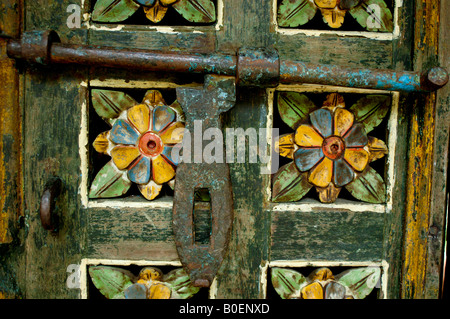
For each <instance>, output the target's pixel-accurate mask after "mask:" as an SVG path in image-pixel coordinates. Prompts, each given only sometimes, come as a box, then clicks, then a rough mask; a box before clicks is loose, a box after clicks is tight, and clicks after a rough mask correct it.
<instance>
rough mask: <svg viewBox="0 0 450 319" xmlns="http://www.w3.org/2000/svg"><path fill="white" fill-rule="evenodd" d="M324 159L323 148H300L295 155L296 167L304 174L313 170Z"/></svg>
mask: <svg viewBox="0 0 450 319" xmlns="http://www.w3.org/2000/svg"><path fill="white" fill-rule="evenodd" d="M323 157H324V154H323V151H322V148H299V149H298V150H297V151H295V153H294V161H295V165H297V167H298V169H299V170H300V171H302V172H306V171H308V170H310V169H311V168H313V167H314V165H316V164H317V163H318V162H319V161H320V160H321V159H322V158H323Z"/></svg>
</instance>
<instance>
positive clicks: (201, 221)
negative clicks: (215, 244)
mask: <svg viewBox="0 0 450 319" xmlns="http://www.w3.org/2000/svg"><path fill="white" fill-rule="evenodd" d="M192 215H193V222H194V242H195V244H197V245H209V243H210V241H211V231H212V210H211V194H210V192H209V189H208V188H195V190H194V207H193V210H192Z"/></svg>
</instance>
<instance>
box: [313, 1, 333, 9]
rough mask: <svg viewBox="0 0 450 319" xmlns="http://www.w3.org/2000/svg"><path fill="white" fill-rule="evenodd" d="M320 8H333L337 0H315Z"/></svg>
mask: <svg viewBox="0 0 450 319" xmlns="http://www.w3.org/2000/svg"><path fill="white" fill-rule="evenodd" d="M314 2H315V3H316V6H318V7H319V8H327V9H333V8H334V7H336V6H337V0H314Z"/></svg>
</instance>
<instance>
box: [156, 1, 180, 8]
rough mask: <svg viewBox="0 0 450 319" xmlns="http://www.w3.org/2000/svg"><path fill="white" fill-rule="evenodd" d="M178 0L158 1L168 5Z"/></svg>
mask: <svg viewBox="0 0 450 319" xmlns="http://www.w3.org/2000/svg"><path fill="white" fill-rule="evenodd" d="M177 1H178V0H159V2H160V3H161V4H162V5H163V6H166V7H167V6H170V5H171V4H174V3H175V2H177Z"/></svg>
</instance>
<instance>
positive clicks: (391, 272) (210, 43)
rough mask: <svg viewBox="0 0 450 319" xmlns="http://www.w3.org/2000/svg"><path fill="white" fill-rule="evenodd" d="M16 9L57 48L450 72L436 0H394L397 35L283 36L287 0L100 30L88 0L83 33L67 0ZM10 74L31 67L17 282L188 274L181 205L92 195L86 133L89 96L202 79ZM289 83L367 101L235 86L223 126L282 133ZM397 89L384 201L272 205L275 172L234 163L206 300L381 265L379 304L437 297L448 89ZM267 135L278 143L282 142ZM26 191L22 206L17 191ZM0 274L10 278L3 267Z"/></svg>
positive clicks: (58, 70) (37, 292)
mask: <svg viewBox="0 0 450 319" xmlns="http://www.w3.org/2000/svg"><path fill="white" fill-rule="evenodd" d="M11 1H12V0H11ZM19 2H20V4H21V7H22V8H23V10H24V20H23V31H26V30H33V29H36V30H45V29H53V30H56V31H57V32H58V34H59V35H60V38H61V42H62V43H76V44H90V45H99V46H112V47H116V48H129V49H149V50H161V51H167V50H173V51H177V52H187V53H197V52H202V53H212V52H220V53H227V54H234V53H235V52H236V50H237V49H239V48H241V47H244V46H247V47H260V48H267V47H273V48H275V49H276V50H277V51H278V53H279V55H280V58H282V59H290V60H298V61H303V62H311V63H321V64H331V65H340V66H345V67H354V68H374V69H375V68H376V69H385V68H388V69H395V70H412V69H414V70H423V69H426V68H428V67H431V66H434V65H436V64H437V62H438V57H440V61H439V62H440V63H441V64H442V66H447V67H448V59H446V58H445V54H444V52H446V51H445V50H446V49H447V47H446V44H445V43H446V41H445V39H446V37H448V34H447V31H446V30H447V29H446V28H445V24H446V23H447V22H448V21H447V20H448V19H446V18H445V12H446V11H445V9H446V8H447V6H448V5H447V4H446V3H443V2H439V1H431V2H429V1H428V2H425V1H416V2H415V3H412V2H406V1H403V2H402V1H393V2H392V3H394V5H393V7H392V8H393V9H392V13H393V15H394V25H395V27H394V30H393V32H392V33H390V32H388V33H376V32H365V31H361V30H359V31H356V32H353V31H349V30H345V31H339V30H325V31H324V30H322V29H320V30H319V31H317V30H316V31H314V30H311V29H308V30H306V29H302V27H298V28H293V29H289V28H281V27H279V26H278V25H277V5H278V3H280V1H277V0H270V1H269V0H267V1H241V0H226V1H225V0H217V1H214V3H215V5H216V6H217V11H216V14H217V22H216V23H212V24H209V25H199V26H196V25H192V24H191V25H182V23H176V24H175V25H163V26H158V25H147V24H145V25H138V24H133V22H126V23H120V22H119V23H113V24H104V23H98V22H93V21H92V20H91V19H90V13H91V9H92V6H93V4H94V1H83V0H79V1H75V2H74V3H75V4H78V5H79V6H80V8H81V10H82V11H81V13H82V14H84V16H83V18H82V22H83V24H82V26H81V28H75V29H70V28H68V26H67V24H66V22H67V21H66V19H67V17H68V15H69V14H70V12H67V11H66V10H67V3H64V2H57V1H50V0H39V1H26V0H24V1H19ZM439 14H440V15H441V22H440V23H441V25H440V26H439V24H438V23H437V21H439V19H438V18H437V17H438V15H439ZM83 19H85V20H83ZM447 24H448V23H447ZM439 28H440V29H439ZM439 30H440V31H439ZM439 32H440V33H439ZM1 43H2V48H3V47H4V44H3V42H1ZM438 48H439V50H440V52H438ZM2 61H3V57H2ZM3 64H4V63H3ZM3 64H2V65H3ZM16 65H17V67H18V70H19V71H20V72H21V73H20V79H18V80H17V81H23V83H24V88H23V94H22V95H23V100H21V101H22V104H23V114H22V124H21V125H22V126H21V127H22V130H23V132H22V137H21V139H22V147H23V155H22V156H23V161H21V160H18V163H19V164H18V165H19V167H20V166H21V165H22V166H23V194H24V196H23V197H24V198H23V207H24V216H25V217H24V219H22V221H24V220H25V222H24V223H23V227H22V229H21V230H20V231H19V233H20V234H21V235H20V234H19V238H22V242H20V243H19V244H17V243H15V245H18V247H20V249H19V250H18V251H21V252H18V253H16V255H14V254H13V255H14V256H13V255H10V254H9V253H8V254H6V256H11V257H1V258H0V259H2V258H3V259H8V258H9V261H8V267H9V268H11V267H14V266H13V265H16V264H17V261H18V260H20V258H23V259H24V260H26V265H25V266H24V267H23V268H20V269H19V267H17V268H18V272H19V273H20V276H21V278H22V279H20V280H19V281H18V284H17V285H19V286H20V289H18V290H20V291H23V296H25V297H26V298H43V297H44V298H79V297H83V298H84V297H89V292H88V290H89V289H90V288H89V280H90V279H89V267H91V266H94V265H96V264H103V265H108V266H123V267H129V269H132V270H136V269H137V268H136V269H135V268H133V267H135V266H136V267H137V266H139V267H141V266H152V265H153V266H155V267H156V266H157V265H160V266H162V267H169V268H170V267H179V266H180V264H179V258H178V254H177V250H176V247H175V242H174V240H173V228H172V208H173V198H172V197H171V196H166V197H163V198H158V199H157V200H155V201H150V202H149V201H146V200H145V199H137V200H136V198H131V197H125V198H117V199H101V200H98V199H89V198H88V190H89V187H90V182H91V180H92V175H93V171H92V165H91V164H92V161H93V155H92V152H90V151H89V149H91V148H92V146H91V145H89V143H90V140H91V137H92V136H90V135H89V134H90V129H91V128H92V126H93V125H95V123H94V122H95V121H94V118H93V117H90V114H92V113H91V108H92V105H91V99H90V90H91V89H92V88H93V87H95V88H114V89H117V90H122V89H123V90H147V89H171V90H174V89H175V88H176V87H180V86H196V85H199V84H201V83H202V82H203V77H202V76H199V75H191V74H189V75H186V74H173V73H169V72H168V73H164V72H159V73H151V72H139V71H130V70H112V69H108V68H96V67H84V66H68V65H61V66H46V67H36V66H28V65H25V64H23V63H19V62H17V63H16ZM17 83H18V82H17ZM290 88H292V89H293V90H295V91H301V90H306V91H308V90H309V92H310V93H311V92H321V93H324V92H325V93H332V92H345V93H346V94H348V95H349V96H351V95H352V94H353V95H356V94H360V93H361V92H362V91H361V90H357V89H352V88H337V87H333V86H314V85H304V84H302V85H295V86H289V85H284V86H279V87H277V88H273V89H265V88H243V87H238V88H237V102H236V104H235V106H234V107H233V108H232V109H231V110H230V111H228V112H227V113H225V114H223V115H222V118H221V120H222V123H223V130H224V131H225V130H226V129H227V128H243V129H244V130H246V129H248V128H253V129H256V130H258V129H260V128H264V129H267V128H268V129H271V128H277V126H279V125H280V123H278V122H277V121H278V120H276V118H277V116H278V115H277V114H276V112H278V109H277V106H276V103H277V102H276V101H275V99H276V92H277V90H284V91H286V90H288V89H290ZM363 91H364V92H362V93H364V94H366V93H367V94H381V93H383V94H384V93H386V94H387V92H384V91H383V92H381V93H380V91H379V90H378V91H374V90H363ZM17 94H18V93H17ZM391 96H393V97H395V99H394V100H395V102H393V103H392V105H391V112H392V111H393V112H392V113H391V115H390V116H391V117H390V120H389V121H388V122H389V123H388V124H387V125H386V127H385V128H384V129H383V130H384V131H383V132H384V133H385V134H386V139H384V141H385V142H386V144H387V145H388V148H389V152H390V153H389V155H388V156H387V157H386V161H385V166H384V168H383V169H382V173H383V174H384V176H383V178H384V180H385V182H386V183H387V185H388V186H387V200H386V202H383V203H381V204H361V202H359V201H356V200H355V199H349V198H345V199H338V200H337V201H336V202H335V203H333V204H324V203H319V201H317V200H314V199H301V200H300V201H297V202H294V203H274V202H272V200H271V198H270V197H271V196H270V194H271V191H272V176H271V175H266V174H261V170H260V169H261V167H262V166H265V165H266V164H265V163H262V162H261V161H259V162H257V163H250V162H248V161H246V162H245V163H236V162H234V163H229V168H230V175H231V176H230V177H231V182H232V187H233V200H234V219H233V228H232V232H231V238H230V242H229V247H228V250H227V255H226V258H225V260H224V262H223V264H222V266H221V268H220V270H219V273H218V275H217V276H216V279H215V281H214V285H213V287H212V289H211V290H209V291H208V290H207V289H203V290H202V291H207V293H204V294H202V295H201V298H206V297H208V296H209V297H210V298H266V297H269V298H275V297H278V296H277V295H276V293H274V291H275V290H274V287H271V285H272V283H271V274H272V269H273V268H276V267H281V268H292V269H297V270H299V269H300V270H302V271H312V267H335V268H336V267H338V268H336V271H341V270H344V269H341V268H342V267H344V268H345V269H346V270H348V269H351V268H355V267H366V266H371V265H372V266H374V265H375V266H376V267H379V268H380V270H381V277H380V278H381V283H380V285H381V286H377V287H378V288H377V289H379V290H377V292H378V291H380V294H379V295H378V297H380V298H397V297H405V298H410V297H425V296H426V297H437V296H438V295H439V292H438V290H439V289H438V288H437V287H439V280H440V278H441V277H440V271H441V267H442V265H441V263H442V258H441V257H442V254H441V250H442V244H443V233H444V231H443V230H444V224H445V223H444V221H445V217H444V216H445V196H444V195H443V194H445V189H446V185H447V184H446V183H447V182H446V174H447V173H446V166H447V164H448V163H447V162H448V159H447V156H445V154H447V153H448V129H447V128H446V124H447V122H448V114H449V111H448V107H447V104H448V103H447V102H448V87H446V88H444V89H442V90H440V91H439V92H438V93H430V94H422V95H416V94H406V93H393V94H392V95H391ZM2 114H3V113H2ZM278 117H279V116H278ZM274 119H275V120H274ZM93 121H94V122H93ZM6 128H8V127H7V126H6ZM2 132H4V127H3V126H2ZM91 134H92V132H91ZM269 134H270V135H269V140H270V139H271V138H274V137H275V136H274V135H271V134H272V133H269ZM247 140H248V138H247ZM2 145H3V144H2ZM247 160H248V157H247ZM7 164H8V163H7ZM434 164H436V165H435V166H434ZM8 165H10V164H8ZM11 165H12V166H11V167H16V166H15V165H16V164H14V163H13V164H11ZM422 173H423V174H422ZM53 176H59V177H60V178H61V179H62V181H63V185H64V187H63V191H62V193H61V195H60V196H59V197H58V200H57V202H56V204H57V205H56V207H57V214H58V215H59V227H58V231H57V232H55V233H51V232H49V231H46V230H44V229H43V228H42V226H41V223H40V220H39V204H40V199H41V197H40V196H41V194H42V191H43V189H44V185H45V183H46V181H47V180H48V179H49V178H51V177H53ZM16 196H17V197H18V198H20V194H16ZM2 203H3V202H2ZM198 207H199V208H200V209H202V207H203V208H204V206H202V205H199V206H198ZM1 217H2V218H3V216H1ZM9 217H10V216H9V215H8V218H9ZM208 218H209V217H208V215H207V214H206V215H202V217H201V218H200V219H197V220H196V222H197V223H198V225H197V226H198V227H197V231H198V232H199V233H201V234H202V236H203V237H204V238H203V239H205V238H206V237H208V236H207V235H206V234H208V233H209V231H210V230H209V227H210V226H209V225H208ZM12 219H14V218H12ZM432 227H434V228H432ZM3 228H4V227H3ZM3 228H2V227H0V229H3ZM0 235H1V234H0ZM20 236H22V237H20ZM8 251H10V250H8ZM21 254H22V255H21ZM19 255H20V256H23V257H18V256H19ZM3 259H2V261H3ZM152 263H153V264H152ZM69 265H80V266H81V268H82V274H83V276H84V277H83V279H82V283H81V285H82V286H81V290H80V289H70V288H69V287H68V286H67V281H66V280H67V276H68V273H67V269H68V268H67V267H68V266H69ZM130 267H131V268H130ZM308 267H309V268H308ZM339 267H341V268H339ZM9 268H8V269H9ZM169 268H167V269H169ZM335 268H333V271H334V270H335ZM0 270H1V271H0V275H1V274H2V273H4V272H5V270H4V269H3V268H0ZM8 271H10V270H8ZM304 275H307V273H304ZM423 282H426V284H425V285H422V283H423ZM419 286H420V287H419ZM91 288H92V285H91ZM16 290H17V289H16ZM1 292H2V286H1V285H0V293H1Z"/></svg>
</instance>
